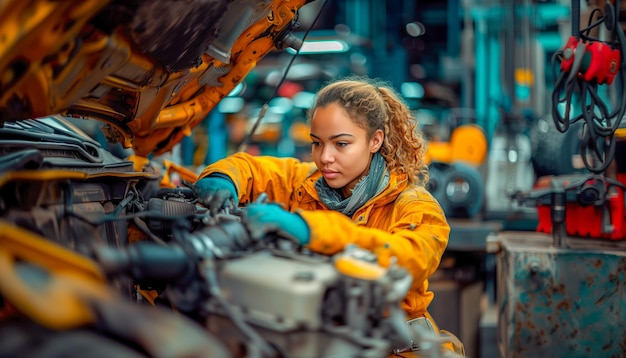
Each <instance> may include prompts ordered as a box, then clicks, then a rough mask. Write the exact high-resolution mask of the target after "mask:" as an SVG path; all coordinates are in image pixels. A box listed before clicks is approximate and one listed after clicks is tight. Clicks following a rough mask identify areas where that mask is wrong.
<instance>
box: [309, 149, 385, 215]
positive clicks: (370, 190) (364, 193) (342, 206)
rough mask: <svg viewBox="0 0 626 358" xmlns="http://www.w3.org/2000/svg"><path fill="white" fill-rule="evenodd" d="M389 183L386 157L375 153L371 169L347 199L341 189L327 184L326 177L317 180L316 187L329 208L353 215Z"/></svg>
mask: <svg viewBox="0 0 626 358" xmlns="http://www.w3.org/2000/svg"><path fill="white" fill-rule="evenodd" d="M387 183H389V171H388V170H387V166H386V163H385V158H383V156H382V155H381V154H380V153H379V152H376V153H374V156H373V157H372V162H371V163H370V170H369V172H368V173H367V175H365V176H363V177H362V178H361V179H360V180H359V182H358V183H356V185H355V186H354V189H352V195H351V196H350V197H348V198H346V199H343V198H342V196H341V189H333V188H331V187H329V186H328V184H326V180H324V177H321V178H319V179H318V180H317V181H316V182H315V189H316V190H317V194H318V195H319V196H320V200H321V201H322V203H324V204H325V205H326V206H327V207H328V208H329V209H331V210H336V211H340V212H342V213H344V214H345V215H347V216H349V217H352V215H354V213H355V212H356V211H357V210H358V209H359V208H360V207H361V206H363V204H365V203H367V201H368V200H370V199H371V198H373V197H374V196H376V195H378V194H379V193H380V192H381V191H383V189H385V187H386V186H387Z"/></svg>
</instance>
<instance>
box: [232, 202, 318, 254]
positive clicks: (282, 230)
mask: <svg viewBox="0 0 626 358" xmlns="http://www.w3.org/2000/svg"><path fill="white" fill-rule="evenodd" d="M242 221H243V223H244V224H245V225H246V227H247V228H248V231H249V232H250V235H251V236H252V238H253V239H256V240H259V239H262V238H263V237H265V235H267V234H269V233H276V234H278V235H279V236H282V237H284V238H287V239H290V240H293V241H295V242H297V243H298V244H300V245H306V244H308V243H309V239H310V236H311V233H310V231H309V226H308V225H307V223H306V221H304V219H303V218H302V217H301V216H300V215H298V214H295V213H290V212H289V211H287V210H285V209H283V208H281V207H280V206H279V205H277V204H256V203H253V204H250V205H248V206H247V207H245V208H244V211H243V218H242Z"/></svg>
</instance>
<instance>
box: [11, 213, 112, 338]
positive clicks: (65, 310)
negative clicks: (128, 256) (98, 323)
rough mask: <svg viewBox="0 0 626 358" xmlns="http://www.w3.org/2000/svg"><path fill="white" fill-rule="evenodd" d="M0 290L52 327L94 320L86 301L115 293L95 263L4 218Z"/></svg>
mask: <svg viewBox="0 0 626 358" xmlns="http://www.w3.org/2000/svg"><path fill="white" fill-rule="evenodd" d="M24 268H30V269H31V270H27V271H25V270H24ZM29 272H30V273H29ZM0 294H1V295H2V296H3V297H4V298H5V299H6V300H7V301H9V302H10V303H11V305H13V306H14V307H15V308H16V309H17V310H18V311H20V312H21V313H23V314H25V315H26V316H28V317H30V318H31V319H33V320H34V321H36V322H38V323H39V324H41V325H43V326H45V327H48V328H52V329H67V328H72V327H77V326H80V325H85V324H89V323H92V322H93V321H94V320H95V319H96V317H95V315H94V313H93V312H92V310H91V309H90V305H89V302H90V301H92V300H95V299H97V300H107V299H112V298H113V293H112V291H111V290H110V289H109V287H108V286H107V283H106V279H105V276H104V274H103V273H102V272H101V270H100V269H99V267H98V266H97V265H96V263H95V262H93V261H91V260H90V259H88V258H86V257H84V256H81V255H79V254H77V253H75V252H73V251H70V250H68V249H66V248H64V247H62V246H59V245H57V244H55V243H53V242H51V241H49V240H47V239H45V238H42V237H40V236H38V235H35V234H33V233H31V232H30V231H27V230H25V229H22V228H20V227H17V226H14V225H13V224H11V223H8V222H4V221H0Z"/></svg>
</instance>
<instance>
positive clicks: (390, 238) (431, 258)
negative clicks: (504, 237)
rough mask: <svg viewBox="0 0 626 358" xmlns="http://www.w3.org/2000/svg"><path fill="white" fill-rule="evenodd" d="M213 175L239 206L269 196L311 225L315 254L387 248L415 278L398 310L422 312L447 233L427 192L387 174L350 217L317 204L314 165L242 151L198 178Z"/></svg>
mask: <svg viewBox="0 0 626 358" xmlns="http://www.w3.org/2000/svg"><path fill="white" fill-rule="evenodd" d="M215 172H219V173H223V174H226V175H228V176H229V177H230V178H231V179H232V180H233V182H234V183H235V186H236V188H237V193H238V197H239V203H240V204H241V205H245V204H247V203H250V202H252V201H254V200H255V199H256V198H257V197H258V196H259V195H260V194H261V193H267V195H268V198H269V200H270V201H271V202H276V203H281V204H283V205H284V206H285V208H287V209H289V210H290V211H292V212H298V213H299V214H300V215H301V216H302V217H303V218H304V220H305V221H306V222H307V224H308V226H309V229H310V231H311V232H310V233H311V236H310V242H309V244H308V247H309V249H311V250H312V251H314V252H318V253H321V254H327V255H332V254H335V253H337V252H339V251H341V250H343V249H344V247H345V246H346V245H347V244H356V245H357V246H359V247H362V248H365V249H368V250H371V251H373V252H381V250H383V249H384V250H388V251H386V253H387V254H385V255H381V257H383V256H384V257H396V260H397V263H398V264H399V265H400V266H402V267H404V268H405V269H407V270H408V271H409V272H410V273H411V275H412V276H413V283H412V285H411V288H410V290H409V292H408V294H407V296H406V298H405V299H404V301H403V302H402V308H403V309H404V310H405V312H406V313H407V316H408V317H409V318H413V317H419V316H422V315H424V314H425V313H426V309H427V307H428V305H429V304H430V302H431V301H432V299H433V296H434V295H433V293H432V292H430V291H428V277H429V276H430V275H431V274H432V273H433V272H435V270H436V269H437V267H438V266H439V262H440V260H441V256H442V255H443V252H444V250H445V248H446V246H447V244H448V237H449V234H450V226H449V225H448V222H447V220H446V217H445V214H444V212H443V210H442V209H441V206H440V205H439V203H438V202H437V201H436V200H435V198H434V197H433V196H432V195H431V194H430V193H429V192H428V191H427V190H426V188H424V187H423V186H416V185H411V186H409V184H408V181H407V180H406V175H398V174H394V173H391V175H390V180H389V184H388V185H387V187H386V188H385V189H384V190H383V191H382V192H381V193H380V194H378V195H377V196H376V197H374V198H372V199H370V200H369V201H368V202H367V203H366V204H365V205H363V206H362V207H361V208H359V209H358V210H357V211H356V212H355V213H354V215H353V216H352V217H351V218H350V217H347V216H346V215H344V214H342V213H340V212H337V211H334V210H330V209H328V208H327V207H326V206H325V205H324V203H322V202H321V201H320V198H319V196H318V194H317V191H316V190H315V185H314V184H315V181H316V180H317V179H319V178H320V176H321V172H320V171H319V170H317V167H316V166H315V163H309V162H302V161H299V160H298V159H295V158H277V157H269V156H252V155H250V154H247V153H244V152H241V153H236V154H233V155H231V156H229V157H228V158H225V159H223V160H220V161H218V162H216V163H214V164H211V165H209V166H208V167H207V168H205V169H204V170H203V171H202V173H201V174H200V178H203V177H205V176H207V175H209V174H211V173H215ZM379 261H380V259H379Z"/></svg>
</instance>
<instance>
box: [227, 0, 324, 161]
mask: <svg viewBox="0 0 626 358" xmlns="http://www.w3.org/2000/svg"><path fill="white" fill-rule="evenodd" d="M327 2H328V0H324V2H323V3H322V5H321V6H320V9H319V11H318V12H317V14H316V15H315V18H314V19H313V22H311V25H310V26H309V27H308V28H307V29H306V31H305V32H304V35H303V36H302V42H304V40H306V38H307V37H308V36H309V33H310V32H311V29H313V27H314V26H315V24H316V23H317V20H319V18H320V16H321V15H322V12H323V11H324V7H326V3H327ZM296 20H297V18H296ZM301 48H302V46H296V48H295V50H296V53H295V54H294V55H293V56H291V59H290V60H289V63H287V67H285V71H284V72H283V75H282V76H281V77H280V80H279V81H278V84H276V86H275V87H274V92H273V93H272V95H271V96H270V97H269V99H268V100H267V101H265V103H264V104H263V106H262V107H261V111H260V112H259V115H258V117H257V118H256V120H255V121H254V124H253V125H252V128H251V129H250V131H249V132H248V134H247V135H246V137H245V138H244V139H243V141H242V142H241V144H240V145H239V147H238V148H237V152H244V151H246V150H247V149H248V146H249V145H250V141H251V140H252V136H253V135H254V133H255V132H256V130H257V129H258V127H259V125H260V124H261V121H263V117H265V113H267V110H268V109H269V107H270V102H271V101H272V99H274V98H276V96H277V95H278V91H279V90H280V87H281V86H282V85H283V83H284V82H285V80H286V79H287V75H288V74H289V70H290V69H291V67H292V66H293V63H294V61H295V60H296V58H297V57H298V55H299V54H300V50H301Z"/></svg>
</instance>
